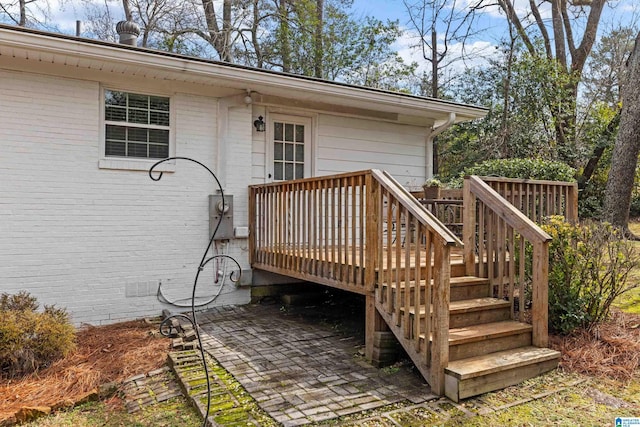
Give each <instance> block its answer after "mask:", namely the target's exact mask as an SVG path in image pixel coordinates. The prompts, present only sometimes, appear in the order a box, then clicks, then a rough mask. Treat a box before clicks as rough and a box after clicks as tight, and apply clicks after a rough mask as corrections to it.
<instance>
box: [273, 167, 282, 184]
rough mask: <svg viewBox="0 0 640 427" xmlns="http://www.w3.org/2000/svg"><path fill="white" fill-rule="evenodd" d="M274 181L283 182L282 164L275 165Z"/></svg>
mask: <svg viewBox="0 0 640 427" xmlns="http://www.w3.org/2000/svg"><path fill="white" fill-rule="evenodd" d="M273 179H275V180H278V181H282V163H280V162H274V163H273Z"/></svg>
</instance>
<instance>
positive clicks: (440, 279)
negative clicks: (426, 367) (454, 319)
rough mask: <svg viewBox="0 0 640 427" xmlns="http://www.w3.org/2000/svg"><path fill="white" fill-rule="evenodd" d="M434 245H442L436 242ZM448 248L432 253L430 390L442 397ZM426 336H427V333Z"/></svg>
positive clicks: (446, 348) (446, 339) (446, 343)
mask: <svg viewBox="0 0 640 427" xmlns="http://www.w3.org/2000/svg"><path fill="white" fill-rule="evenodd" d="M436 244H442V243H441V242H437V243H436ZM450 251H451V249H450V247H449V246H443V247H442V248H440V249H436V250H435V251H434V258H435V259H434V263H433V265H434V275H433V326H432V328H433V332H432V341H431V367H430V372H431V381H430V382H429V384H430V385H431V390H432V391H433V392H434V393H436V394H438V395H440V396H442V395H444V369H445V368H446V367H447V366H449V298H450V289H449V281H450V279H451V263H450ZM427 336H429V334H428V332H427Z"/></svg>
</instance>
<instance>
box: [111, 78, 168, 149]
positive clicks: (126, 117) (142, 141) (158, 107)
mask: <svg viewBox="0 0 640 427" xmlns="http://www.w3.org/2000/svg"><path fill="white" fill-rule="evenodd" d="M104 97H105V101H104V102H105V109H104V112H105V121H107V122H110V121H115V122H128V123H135V124H136V125H137V126H114V125H108V124H105V155H107V156H123V157H142V158H166V157H168V156H169V132H170V130H169V125H170V117H169V114H170V113H169V109H170V98H168V97H162V96H149V95H141V94H135V93H127V92H119V91H113V90H105V91H104ZM150 124H151V125H154V127H160V129H150V127H149V126H146V125H150Z"/></svg>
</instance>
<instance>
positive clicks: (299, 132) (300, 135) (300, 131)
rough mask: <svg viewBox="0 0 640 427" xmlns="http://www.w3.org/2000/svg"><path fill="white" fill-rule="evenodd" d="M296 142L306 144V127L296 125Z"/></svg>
mask: <svg viewBox="0 0 640 427" xmlns="http://www.w3.org/2000/svg"><path fill="white" fill-rule="evenodd" d="M296 142H304V126H303V125H296Z"/></svg>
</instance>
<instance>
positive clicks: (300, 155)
mask: <svg viewBox="0 0 640 427" xmlns="http://www.w3.org/2000/svg"><path fill="white" fill-rule="evenodd" d="M296 162H304V145H302V144H296Z"/></svg>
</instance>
